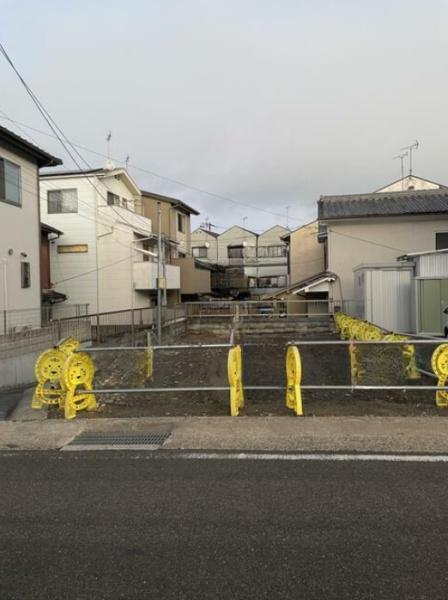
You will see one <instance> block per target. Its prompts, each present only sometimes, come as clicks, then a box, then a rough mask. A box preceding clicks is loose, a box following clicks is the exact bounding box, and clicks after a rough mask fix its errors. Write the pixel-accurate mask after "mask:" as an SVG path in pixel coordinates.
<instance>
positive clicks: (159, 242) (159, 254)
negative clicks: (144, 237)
mask: <svg viewBox="0 0 448 600" xmlns="http://www.w3.org/2000/svg"><path fill="white" fill-rule="evenodd" d="M161 284H162V203H161V202H157V342H158V344H159V345H160V344H161V343H162V287H161Z"/></svg>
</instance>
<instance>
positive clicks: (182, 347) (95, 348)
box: [79, 344, 232, 352]
mask: <svg viewBox="0 0 448 600" xmlns="http://www.w3.org/2000/svg"><path fill="white" fill-rule="evenodd" d="M231 347H232V344H179V345H174V344H173V345H172V346H152V348H153V350H185V349H194V348H231ZM147 349H148V346H104V347H101V346H92V347H90V348H83V349H82V350H79V352H116V351H117V350H140V351H143V350H147Z"/></svg>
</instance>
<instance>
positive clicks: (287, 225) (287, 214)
mask: <svg viewBox="0 0 448 600" xmlns="http://www.w3.org/2000/svg"><path fill="white" fill-rule="evenodd" d="M290 208H291V207H290V206H286V229H289V209H290Z"/></svg>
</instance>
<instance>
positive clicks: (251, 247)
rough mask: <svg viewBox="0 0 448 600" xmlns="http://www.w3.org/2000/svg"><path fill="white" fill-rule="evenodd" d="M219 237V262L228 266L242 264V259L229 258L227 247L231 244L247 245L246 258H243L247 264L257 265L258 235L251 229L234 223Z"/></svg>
mask: <svg viewBox="0 0 448 600" xmlns="http://www.w3.org/2000/svg"><path fill="white" fill-rule="evenodd" d="M216 239H217V246H218V248H217V256H218V264H220V265H223V266H227V265H232V264H235V265H237V264H242V263H241V259H229V257H228V251H227V248H228V247H229V246H242V245H243V246H245V251H244V253H245V255H246V256H245V258H243V259H242V260H243V261H244V264H245V265H247V266H250V265H251V264H252V265H255V263H256V258H255V247H256V244H257V236H256V234H255V233H252V232H251V231H247V230H246V229H243V228H242V227H239V226H238V225H234V226H233V227H231V228H230V229H228V230H227V231H224V233H222V234H221V235H220V236H219V237H217V238H216ZM251 255H252V256H251Z"/></svg>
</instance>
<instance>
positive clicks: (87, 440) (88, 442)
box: [61, 431, 171, 450]
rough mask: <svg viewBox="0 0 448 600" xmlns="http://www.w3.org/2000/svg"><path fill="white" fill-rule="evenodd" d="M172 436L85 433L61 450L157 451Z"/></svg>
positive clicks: (167, 433)
mask: <svg viewBox="0 0 448 600" xmlns="http://www.w3.org/2000/svg"><path fill="white" fill-rule="evenodd" d="M170 435H171V433H170V432H169V431H141V432H140V431H133V432H127V433H122V432H111V431H109V432H103V431H100V432H94V431H85V432H83V433H80V434H79V435H78V436H76V437H75V438H74V439H73V440H72V441H71V442H70V443H68V444H67V445H66V446H64V447H63V448H61V450H157V449H158V448H160V447H161V446H162V444H164V443H165V442H166V440H167V439H168V438H169V436H170Z"/></svg>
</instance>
